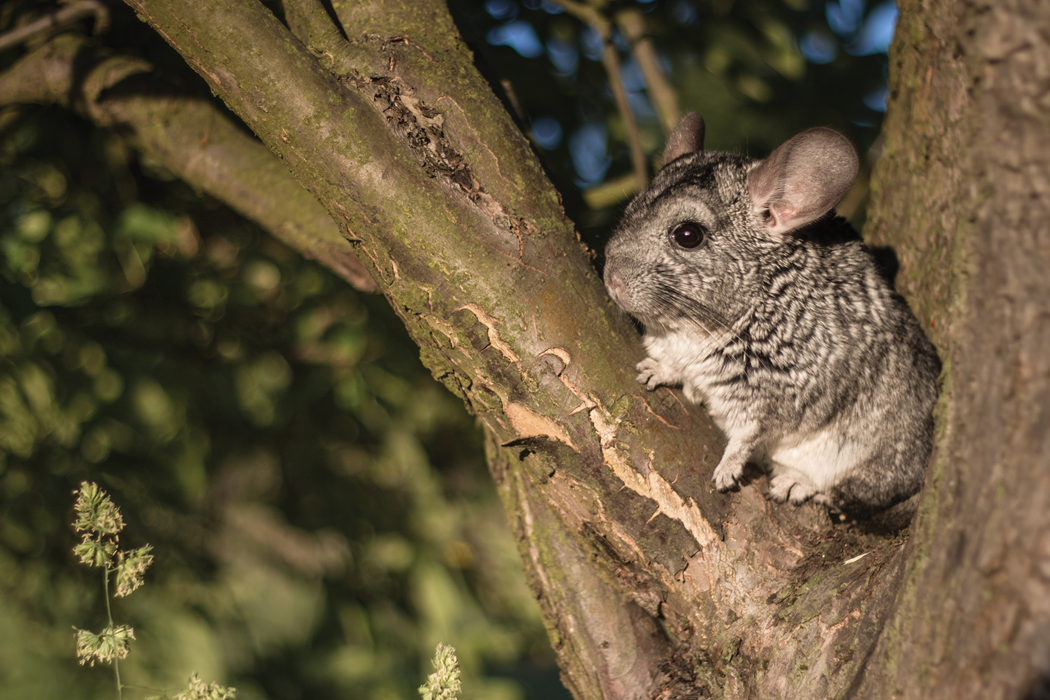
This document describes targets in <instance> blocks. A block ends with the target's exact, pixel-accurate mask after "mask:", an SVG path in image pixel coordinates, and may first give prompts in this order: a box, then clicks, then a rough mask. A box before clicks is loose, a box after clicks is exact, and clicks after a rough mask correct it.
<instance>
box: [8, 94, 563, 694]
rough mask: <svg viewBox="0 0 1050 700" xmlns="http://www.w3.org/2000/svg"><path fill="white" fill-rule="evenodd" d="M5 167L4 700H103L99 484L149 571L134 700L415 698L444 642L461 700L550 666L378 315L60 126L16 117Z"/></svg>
mask: <svg viewBox="0 0 1050 700" xmlns="http://www.w3.org/2000/svg"><path fill="white" fill-rule="evenodd" d="M0 163H2V172H0V202H2V203H3V205H2V209H0V273H2V281H0V460H2V461H0V591H2V592H0V629H2V630H4V632H5V634H4V635H3V637H2V639H0V687H3V688H4V689H5V692H4V695H7V693H11V696H12V697H14V696H17V697H37V698H48V697H55V698H58V697H61V698H76V697H85V698H87V697H108V696H110V695H111V693H112V681H111V679H110V677H109V674H108V673H107V672H105V670H102V671H101V672H99V673H95V672H93V671H90V670H84V669H81V668H80V667H79V666H77V664H76V662H75V657H74V647H73V636H72V634H71V628H72V626H73V625H78V626H81V627H90V626H91V625H96V626H98V622H99V620H100V616H101V617H102V619H104V613H103V612H102V611H103V609H104V601H103V600H102V597H101V595H100V594H99V593H98V591H97V590H96V589H98V588H99V586H98V583H97V582H96V581H94V580H93V579H88V578H87V576H86V575H85V573H84V572H83V571H79V570H77V568H76V566H75V559H74V557H73V555H72V548H73V545H74V544H75V537H74V533H73V531H72V529H71V528H70V525H69V523H70V521H71V518H70V515H71V513H72V506H73V500H74V499H73V496H72V491H73V489H74V488H75V487H76V485H77V484H78V483H79V482H80V481H81V480H82V479H93V480H97V481H99V482H100V483H101V484H102V485H103V487H104V488H106V489H107V490H108V491H109V492H110V493H111V494H113V496H114V498H116V499H117V500H119V501H120V502H121V503H122V504H123V508H122V510H123V511H124V516H125V519H126V520H127V522H128V525H129V527H128V529H127V531H126V533H125V537H126V538H127V539H128V542H127V544H128V545H129V546H134V545H136V544H138V543H139V541H140V540H141V541H147V540H148V541H149V542H151V543H152V544H153V545H154V547H155V550H154V554H155V556H156V563H155V565H154V568H153V570H151V571H150V573H149V575H148V579H149V583H150V585H147V586H146V587H145V588H143V590H142V591H141V592H140V593H138V594H137V595H136V596H135V597H134V598H131V599H128V600H127V601H124V600H121V601H119V604H118V605H119V607H120V608H121V613H120V616H121V619H122V620H126V621H128V622H129V623H130V624H132V626H134V627H135V630H136V636H137V638H138V642H137V644H136V646H135V648H134V650H133V652H132V654H131V655H130V656H129V657H128V658H127V660H126V661H125V662H124V663H123V664H122V673H123V674H124V676H125V678H126V682H127V683H129V684H131V685H139V686H146V687H151V688H165V687H179V686H182V685H184V683H185V678H186V677H187V676H188V675H189V674H190V673H191V672H194V671H196V672H200V673H201V675H202V676H203V677H206V678H221V679H223V681H224V682H228V683H230V684H232V685H236V686H237V687H238V689H239V690H240V695H239V697H241V698H263V697H271V698H294V697H302V696H304V695H311V694H317V695H321V696H324V697H354V698H387V697H408V696H411V695H414V694H415V693H416V688H417V687H418V685H419V682H420V680H421V679H423V678H425V677H426V673H427V672H428V670H429V659H430V657H431V654H432V653H433V649H434V646H435V644H436V643H438V642H439V641H447V642H449V643H452V644H454V645H455V646H456V648H457V649H458V650H459V657H460V661H461V663H462V666H463V669H464V686H465V687H464V695H463V697H465V698H468V697H496V698H500V697H506V698H511V697H519V696H520V695H517V694H516V693H518V692H520V691H515V685H514V684H513V683H511V682H509V681H507V680H503V679H499V678H495V677H491V676H485V671H486V668H489V667H493V666H500V665H508V664H511V663H512V662H514V661H515V660H516V659H518V657H519V656H521V655H522V654H524V655H525V656H529V655H530V654H535V655H536V656H537V657H538V658H539V659H540V660H541V661H542V662H544V663H546V664H547V665H548V666H549V664H550V652H549V651H548V650H547V649H546V639H545V634H544V632H543V628H542V625H541V624H540V621H539V619H538V612H537V610H536V608H535V606H534V603H533V602H532V600H531V596H530V594H529V592H528V591H527V589H526V588H525V586H524V583H523V581H522V577H521V572H520V564H519V562H518V559H517V552H516V548H515V546H514V543H513V541H512V540H511V538H510V536H509V533H508V531H507V529H506V526H505V524H504V515H503V513H502V510H501V508H500V505H499V502H498V500H497V499H496V498H495V495H494V492H493V487H492V485H491V483H490V480H489V479H488V474H487V471H486V469H485V463H484V457H483V454H482V449H481V445H480V441H479V437H478V434H477V431H476V430H475V427H474V424H473V421H472V420H471V419H470V418H469V417H468V416H467V415H466V413H465V411H464V409H463V407H462V405H461V404H460V402H459V401H458V400H457V399H455V397H453V396H451V395H450V394H448V393H447V392H446V391H445V390H444V389H442V388H440V387H439V385H437V384H436V383H435V382H434V381H433V380H432V379H431V378H430V376H429V374H428V373H427V372H426V371H425V370H424V369H423V367H422V366H421V365H420V364H419V361H418V352H417V350H416V348H415V347H414V345H413V344H412V343H411V341H410V340H409V339H408V338H407V336H406V334H405V332H404V330H403V328H402V327H401V326H400V323H399V322H398V321H397V319H396V318H395V317H394V316H393V313H392V312H391V311H390V309H389V308H388V307H387V306H386V304H385V301H384V300H383V299H382V298H378V297H366V296H362V295H359V294H358V293H356V292H354V291H353V290H351V289H349V288H348V287H347V286H346V285H345V284H344V283H342V282H341V281H340V280H338V279H336V278H335V277H334V276H333V275H331V274H329V273H328V272H326V271H325V270H324V269H322V268H320V267H319V266H318V265H316V264H315V263H312V262H309V261H305V260H303V259H302V258H300V257H299V256H298V255H296V254H294V253H292V252H291V251H289V250H288V249H286V248H284V247H283V246H282V245H281V244H279V243H277V242H276V241H274V240H273V239H272V238H269V237H267V236H265V235H264V234H262V233H261V232H260V231H258V230H256V229H255V228H254V227H253V226H252V225H251V224H249V223H246V222H245V221H243V220H241V219H239V218H238V217H236V215H234V214H233V213H231V212H230V211H228V210H227V209H225V208H224V207H222V206H220V205H218V203H216V202H213V201H210V200H208V199H207V198H206V197H201V196H200V195H198V194H197V193H195V192H193V191H192V190H190V189H189V188H188V187H186V186H184V185H182V184H180V183H179V182H175V181H172V180H171V179H170V178H168V177H166V176H165V175H164V173H163V171H160V170H158V169H157V168H156V166H153V167H152V169H151V170H150V171H149V172H148V173H147V172H146V171H145V170H144V168H145V167H146V166H144V165H143V164H141V163H138V162H136V161H135V160H134V158H133V157H132V154H130V153H128V152H127V151H126V149H125V148H124V147H123V145H122V144H121V142H120V141H119V137H118V136H116V135H114V134H111V133H105V132H101V131H97V130H94V129H92V128H91V127H90V126H89V125H87V124H85V123H83V122H81V121H79V120H78V119H76V118H75V117H73V116H71V115H69V114H68V113H63V112H60V111H58V110H43V109H39V108H31V109H25V110H24V111H20V112H19V113H17V114H14V113H8V114H7V115H6V118H5V122H4V125H3V131H2V134H0Z"/></svg>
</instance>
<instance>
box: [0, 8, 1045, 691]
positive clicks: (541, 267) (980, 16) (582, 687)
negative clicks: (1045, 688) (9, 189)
mask: <svg viewBox="0 0 1050 700" xmlns="http://www.w3.org/2000/svg"><path fill="white" fill-rule="evenodd" d="M129 4H131V5H132V7H133V8H134V9H135V10H136V11H137V12H138V13H139V14H140V16H141V17H143V18H144V19H145V21H146V22H147V23H148V24H149V25H150V26H151V27H152V28H153V29H154V30H156V31H157V32H159V33H160V34H161V36H163V37H164V38H165V40H166V41H168V42H169V43H170V44H171V45H172V46H173V47H175V49H176V50H178V51H179V52H180V53H181V54H182V55H183V56H184V58H185V59H186V60H187V62H188V63H189V64H190V65H191V66H193V67H194V69H195V70H197V72H198V73H200V74H201V76H202V77H204V79H205V80H206V81H207V82H208V84H209V86H210V87H211V88H212V90H213V91H214V92H215V93H216V94H217V95H218V96H219V97H221V98H222V99H223V100H224V101H225V102H226V104H227V105H228V106H229V107H230V109H231V110H232V111H233V112H234V113H235V114H237V115H238V117H240V118H241V119H242V120H243V121H244V122H245V124H246V125H247V126H248V127H249V128H250V129H251V130H252V131H254V132H255V133H256V134H257V135H258V137H259V139H260V141H261V142H262V143H263V144H264V145H265V146H266V147H267V148H268V149H270V151H272V152H273V153H274V154H276V155H277V156H278V157H279V158H280V159H281V160H282V161H283V162H284V164H285V165H286V166H287V168H288V169H289V170H290V172H291V173H292V174H293V175H294V177H295V178H296V180H297V181H298V182H299V183H300V184H301V185H302V187H304V188H305V190H306V191H309V192H310V193H311V194H312V195H313V196H314V197H315V198H316V199H317V201H319V202H320V204H321V205H322V206H323V207H324V209H326V210H327V211H328V212H329V213H330V214H331V215H332V218H334V219H335V221H337V222H338V223H339V227H340V229H341V232H342V235H343V236H344V237H345V240H346V241H348V243H347V244H346V245H347V246H350V247H352V249H353V250H354V251H355V252H356V253H357V254H358V255H360V256H361V260H362V262H363V263H364V265H365V267H366V268H367V269H368V270H369V272H370V273H371V276H372V277H373V278H374V279H375V281H376V283H377V284H378V285H379V288H380V290H381V291H382V292H383V293H384V294H385V295H386V297H387V298H388V299H389V300H390V303H391V304H392V305H393V307H394V309H395V310H396V311H397V312H398V314H399V315H400V316H401V318H402V319H403V320H404V322H405V324H406V326H407V328H408V330H409V332H410V333H411V334H412V337H413V338H414V339H415V340H416V342H418V343H419V345H420V348H421V356H422V358H423V361H424V363H425V364H427V366H428V367H429V368H430V369H431V370H432V371H433V372H434V374H435V376H437V377H438V378H439V379H440V380H441V381H443V382H444V383H445V384H446V386H448V387H449V388H450V389H451V390H452V391H453V392H455V393H456V394H457V395H459V396H460V397H461V398H462V399H463V400H464V401H465V402H466V404H467V406H468V408H470V410H471V411H473V412H474V413H475V414H476V415H477V416H478V418H479V420H480V423H481V425H482V426H483V429H484V430H485V433H486V440H487V446H488V456H489V460H490V466H491V470H492V474H493V477H494V478H495V480H496V482H497V484H498V486H499V489H500V493H501V497H502V498H503V500H504V504H505V506H506V508H507V512H508V515H509V517H510V520H511V523H512V526H513V527H514V528H515V530H516V531H517V533H518V535H519V539H520V548H521V553H522V558H523V561H524V563H525V567H526V570H527V572H528V575H529V578H530V581H531V584H532V586H533V588H534V590H535V593H536V596H537V598H538V600H539V602H540V604H541V606H542V608H543V611H544V616H545V619H546V621H547V625H548V629H549V632H550V635H551V640H552V643H553V644H554V647H555V649H556V651H557V653H558V655H559V662H560V664H561V667H562V669H563V677H564V679H565V682H566V685H567V686H568V687H569V688H570V689H571V690H572V691H573V692H574V693H575V695H576V697H578V698H581V699H582V698H642V697H661V698H676V697H683V698H685V697H689V698H693V697H734V698H736V697H756V698H757V697H778V698H792V697H798V698H814V697H865V698H881V697H927V696H931V697H932V696H941V695H945V696H947V695H948V694H954V695H955V696H962V697H978V696H979V697H1025V696H1026V694H1029V693H1031V694H1033V697H1034V693H1035V689H1036V687H1037V684H1038V683H1040V682H1045V681H1046V678H1047V677H1048V676H1047V673H1048V669H1050V648H1048V647H1050V624H1048V622H1050V619H1048V617H1050V609H1048V608H1050V591H1048V590H1047V588H1048V585H1050V534H1047V533H1050V528H1047V527H1046V526H1047V525H1048V523H1047V520H1048V518H1050V508H1048V507H1047V506H1048V505H1050V503H1048V501H1050V476H1048V475H1050V471H1048V470H1047V469H1046V467H1047V464H1046V462H1047V457H1046V454H1047V451H1046V449H1044V448H1045V447H1046V445H1045V444H1044V443H1045V441H1046V439H1047V438H1046V437H1045V436H1046V434H1047V421H1048V418H1050V414H1048V408H1047V407H1048V406H1050V402H1048V401H1047V397H1046V393H1047V387H1048V383H1050V358H1048V357H1047V355H1046V353H1045V352H1042V353H1041V352H1040V349H1041V348H1045V347H1046V341H1047V340H1050V338H1046V337H1045V336H1046V335H1047V334H1048V333H1050V330H1048V328H1050V326H1048V324H1047V323H1046V320H1047V318H1046V317H1047V313H1046V312H1047V299H1050V294H1048V292H1050V289H1047V288H1046V287H1047V285H1048V281H1047V276H1046V275H1045V269H1046V268H1047V262H1048V260H1047V258H1048V235H1047V228H1046V227H1047V224H1046V223H1045V222H1047V221H1050V217H1048V216H1046V212H1044V211H1042V209H1043V208H1045V207H1046V206H1047V204H1046V202H1047V201H1048V200H1047V197H1046V196H1045V190H1046V189H1048V188H1050V182H1048V180H1047V168H1046V162H1045V161H1046V159H1047V158H1050V143H1046V141H1047V140H1048V137H1050V135H1048V133H1047V129H1046V126H1045V125H1046V123H1047V114H1046V112H1047V110H1048V109H1050V103H1048V102H1047V100H1046V99H1045V97H1044V96H1045V95H1046V94H1047V89H1046V87H1047V86H1046V85H1045V83H1046V82H1047V80H1048V79H1050V55H1048V49H1047V46H1048V45H1050V44H1048V42H1047V33H1048V32H1047V29H1046V27H1047V22H1048V14H1050V13H1048V12H1047V11H1046V10H1045V9H1042V8H1041V6H1039V5H1037V4H1036V3H1035V2H1031V1H1029V2H1022V1H1021V0H1014V1H1013V2H1006V3H997V4H995V5H992V4H987V5H982V4H979V3H964V2H952V1H951V0H926V1H925V2H920V0H913V1H912V2H902V3H901V5H902V8H901V9H902V19H901V24H900V28H899V29H898V36H897V39H896V44H895V46H894V49H893V53H892V63H893V71H892V75H891V79H892V86H893V98H892V100H891V107H890V112H889V115H888V123H887V138H886V147H885V150H886V154H885V157H884V159H883V160H882V161H881V162H880V164H879V166H878V167H877V169H876V172H875V176H874V183H875V185H874V187H875V190H874V204H873V207H874V208H873V213H872V215H871V218H870V228H869V231H870V232H871V237H872V238H873V240H875V241H876V242H879V243H887V244H890V245H892V246H894V247H895V248H896V250H897V252H898V255H899V258H900V262H901V274H900V279H899V283H900V287H901V288H902V290H903V291H904V292H905V293H906V294H907V295H908V296H909V298H910V299H911V300H912V302H913V304H914V305H915V307H916V308H917V309H918V310H919V312H920V315H921V317H923V318H924V319H926V320H927V321H928V322H932V325H931V326H930V330H931V335H932V336H933V337H934V339H935V341H936V342H937V344H938V347H939V348H940V350H941V353H942V357H943V358H944V359H945V360H946V363H945V373H944V396H943V399H942V401H941V404H940V407H939V423H938V425H939V430H940V436H939V443H938V449H937V453H936V457H935V461H934V464H933V465H932V467H931V469H930V470H929V474H928V479H927V486H926V489H925V496H924V500H923V502H922V505H921V511H920V516H919V518H918V520H917V522H916V523H915V524H914V527H913V528H912V533H911V535H910V536H908V535H907V534H904V535H901V536H896V537H894V536H883V537H877V536H871V535H863V534H860V533H858V532H857V531H855V530H854V529H852V528H849V527H845V526H842V525H838V524H832V523H831V522H830V521H829V519H828V517H827V515H826V513H824V512H823V511H821V510H820V509H818V508H816V507H814V506H804V507H802V508H797V509H796V508H793V507H791V506H774V505H772V504H771V503H769V502H768V501H767V500H766V499H765V497H764V495H763V492H764V491H765V490H766V489H767V481H766V478H765V477H763V476H758V475H756V476H755V478H754V479H753V480H752V481H751V483H750V484H748V485H746V486H745V487H744V488H743V489H742V490H741V491H740V492H739V493H737V494H734V495H729V496H723V495H720V494H717V493H715V492H714V491H713V489H712V487H711V485H710V483H709V480H710V477H711V472H712V470H713V468H714V466H715V464H717V462H718V459H719V457H720V455H721V452H722V449H723V447H724V442H723V439H722V437H721V435H720V434H719V432H718V431H717V430H716V429H715V428H714V427H713V426H712V424H711V422H710V420H709V419H708V417H707V416H706V415H705V414H704V413H703V412H702V411H701V410H699V409H697V408H695V407H690V406H685V405H684V404H683V402H682V401H681V400H680V399H679V396H678V394H677V393H675V392H672V391H669V390H660V391H658V392H656V393H654V394H644V393H643V392H642V391H641V389H640V387H639V386H638V385H637V384H636V383H635V381H634V372H633V370H632V368H633V366H634V364H635V362H637V361H638V360H639V359H641V357H642V351H641V348H640V345H639V342H638V339H637V336H636V334H635V332H634V330H633V328H632V327H631V326H630V324H629V323H628V322H627V321H626V319H624V318H623V317H622V316H621V315H619V314H618V313H616V312H615V310H614V309H613V308H612V306H611V303H610V302H609V301H608V299H607V297H606V295H605V293H604V290H603V288H602V286H601V283H600V281H599V280H598V279H597V276H596V275H595V273H594V271H593V269H592V267H591V264H590V260H589V256H588V254H587V251H585V250H584V249H583V247H582V246H581V245H580V244H579V241H578V239H577V237H576V236H575V233H574V230H573V227H572V224H571V222H569V221H567V220H566V218H565V216H564V214H563V212H562V211H561V207H560V204H559V199H558V195H557V193H556V192H555V191H554V190H553V188H552V187H551V185H550V183H549V182H548V181H547V180H546V178H545V177H544V175H543V173H542V171H541V169H540V166H539V165H538V163H537V161H536V158H535V157H534V155H533V154H532V152H531V151H530V149H529V147H528V144H527V143H526V142H525V141H524V139H523V138H522V137H521V135H520V133H519V132H518V131H517V129H516V128H515V126H514V124H513V123H512V122H511V120H510V118H509V116H508V115H507V114H506V113H505V111H504V110H503V108H502V106H501V105H500V103H499V102H498V101H497V100H496V98H495V97H494V96H493V95H492V93H491V91H490V90H489V89H488V87H487V85H485V83H484V82H483V80H482V79H481V78H480V76H479V75H478V73H477V72H476V71H475V70H474V68H473V66H472V62H471V56H470V54H469V52H468V51H467V50H466V49H465V48H464V47H463V45H462V43H461V42H460V41H459V40H458V35H457V34H456V31H455V28H454V26H453V25H452V23H451V19H450V18H449V16H448V13H447V11H446V9H445V8H444V6H443V5H442V4H440V3H438V2H433V1H432V2H428V3H424V2H416V3H407V4H402V3H398V2H394V1H393V0H374V1H373V2H361V3H349V2H339V1H336V2H334V3H332V5H331V7H332V9H333V10H334V16H335V18H336V19H337V20H338V22H339V25H340V26H338V27H337V26H335V25H334V24H332V22H333V20H331V19H330V18H329V15H328V14H327V12H326V11H325V9H324V8H323V7H322V6H321V5H320V3H317V2H314V1H313V0H292V1H290V2H289V3H287V5H286V11H285V14H286V17H287V20H288V25H289V26H290V27H291V30H290V29H289V28H288V27H286V26H285V25H284V24H282V23H281V22H279V21H278V20H277V19H276V18H275V17H274V16H273V15H272V14H270V12H269V11H268V10H266V9H265V8H264V7H262V6H261V5H259V4H258V3H256V2H254V0H226V1H225V2H215V1H212V2H206V1H193V0H129ZM293 31H294V34H293ZM2 92H3V90H2V88H0V93H2ZM93 118H96V119H98V120H99V121H100V122H101V121H102V118H100V117H94V116H93ZM131 121H134V118H131ZM340 245H341V244H340ZM307 247H308V246H307ZM331 250H338V251H342V250H344V248H341V247H340V246H338V245H333V247H332V248H331ZM1040 343H1042V344H1040Z"/></svg>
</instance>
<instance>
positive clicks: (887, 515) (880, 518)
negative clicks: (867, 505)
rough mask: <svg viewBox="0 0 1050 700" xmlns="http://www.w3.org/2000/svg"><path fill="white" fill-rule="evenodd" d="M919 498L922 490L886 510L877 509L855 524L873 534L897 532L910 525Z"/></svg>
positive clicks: (917, 506) (917, 507)
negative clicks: (868, 516)
mask: <svg viewBox="0 0 1050 700" xmlns="http://www.w3.org/2000/svg"><path fill="white" fill-rule="evenodd" d="M921 498H922V491H919V492H918V493H916V494H912V496H910V497H909V498H906V499H904V500H903V501H901V502H900V503H897V504H895V505H892V506H890V507H889V508H887V509H886V510H883V511H879V512H878V513H875V514H874V515H872V516H871V517H870V518H867V519H866V520H862V521H860V522H858V523H857V524H858V525H859V526H860V527H861V528H862V529H863V530H866V531H868V532H871V533H873V534H887V533H892V532H899V531H901V530H903V529H904V528H906V527H908V526H909V525H911V523H912V520H914V519H915V513H916V511H918V509H919V500H920V499H921Z"/></svg>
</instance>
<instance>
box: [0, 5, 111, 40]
mask: <svg viewBox="0 0 1050 700" xmlns="http://www.w3.org/2000/svg"><path fill="white" fill-rule="evenodd" d="M89 15H94V16H95V34H100V33H101V32H103V31H105V29H106V27H107V26H108V25H109V8H107V7H106V6H105V5H103V4H102V3H100V2H98V1H97V0H80V2H77V3H73V4H70V5H66V6H65V7H63V8H61V9H59V10H56V11H55V12H52V13H51V14H49V15H44V16H43V17H41V18H40V19H37V20H34V21H32V22H30V23H29V24H26V25H23V26H21V27H18V28H17V29H12V30H11V31H9V32H7V33H6V34H3V35H0V51H5V50H7V49H9V48H11V47H12V46H17V45H19V44H21V43H23V42H26V41H29V40H31V39H33V38H35V37H37V36H39V35H41V34H45V33H47V32H50V31H52V30H54V29H58V28H60V27H64V26H66V25H68V24H72V23H73V22H75V21H77V20H78V19H80V18H81V17H87V16H89Z"/></svg>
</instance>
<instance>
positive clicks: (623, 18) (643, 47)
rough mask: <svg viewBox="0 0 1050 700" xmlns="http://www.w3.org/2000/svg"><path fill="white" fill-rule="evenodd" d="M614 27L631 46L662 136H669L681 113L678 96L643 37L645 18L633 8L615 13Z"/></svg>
mask: <svg viewBox="0 0 1050 700" xmlns="http://www.w3.org/2000/svg"><path fill="white" fill-rule="evenodd" d="M616 24H617V26H619V27H620V31H621V32H622V33H623V36H624V38H625V39H627V43H628V44H630V46H631V54H632V55H633V56H634V60H635V61H637V62H638V66H639V68H641V69H642V75H644V76H645V84H646V88H647V90H648V92H649V97H650V98H651V99H652V101H653V106H655V107H656V113H657V114H659V115H660V125H661V126H662V127H663V130H664V135H669V134H670V133H671V132H672V131H674V129H675V127H676V126H678V122H679V120H680V119H681V118H682V110H681V107H679V105H678V93H677V92H676V91H675V89H674V88H673V87H671V83H669V82H668V81H667V78H666V77H665V76H664V72H663V69H662V68H660V62H659V60H658V59H657V56H656V49H655V48H653V42H652V39H650V38H649V36H648V35H647V34H646V33H645V17H644V16H643V15H642V13H641V12H639V11H638V10H637V9H634V8H629V9H626V10H620V11H619V12H617V13H616Z"/></svg>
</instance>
